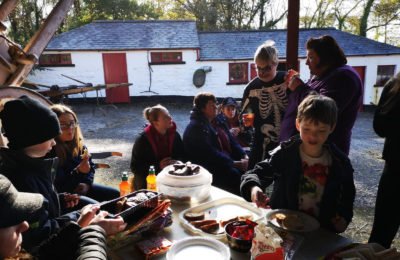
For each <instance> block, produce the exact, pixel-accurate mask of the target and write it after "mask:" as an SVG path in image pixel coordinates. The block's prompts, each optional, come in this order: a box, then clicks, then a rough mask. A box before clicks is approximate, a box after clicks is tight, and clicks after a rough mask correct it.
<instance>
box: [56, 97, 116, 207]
mask: <svg viewBox="0 0 400 260" xmlns="http://www.w3.org/2000/svg"><path fill="white" fill-rule="evenodd" d="M51 110H53V112H55V113H56V114H57V117H58V120H59V121H60V127H61V134H60V135H59V136H57V137H56V145H55V146H54V148H53V153H54V154H55V155H56V156H57V157H58V158H59V165H58V169H57V175H56V179H55V186H56V188H57V190H58V191H63V192H75V193H78V194H80V195H85V196H86V197H85V196H81V201H82V203H81V204H82V206H83V205H85V204H89V203H92V204H93V203H97V202H99V201H100V202H101V201H106V200H111V199H114V198H118V197H119V191H118V190H117V189H115V188H112V187H107V186H103V185H100V184H96V183H93V179H94V174H95V169H94V163H93V162H92V160H91V158H90V154H89V153H88V150H87V147H86V146H84V145H83V136H82V131H81V129H80V127H79V124H78V118H77V116H76V114H75V113H74V111H72V109H71V108H69V107H67V106H64V105H60V104H58V105H53V106H52V107H51ZM87 197H89V198H87Z"/></svg>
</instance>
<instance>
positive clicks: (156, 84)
mask: <svg viewBox="0 0 400 260" xmlns="http://www.w3.org/2000/svg"><path fill="white" fill-rule="evenodd" d="M46 53H55V52H46ZM147 55H148V54H147V51H129V52H127V54H126V58H127V70H128V80H129V82H130V83H132V84H133V85H132V86H130V89H129V93H130V95H131V96H151V95H154V94H153V93H148V92H145V93H142V92H143V91H147V90H148V89H149V85H150V74H149V73H150V72H149V67H148V65H147V60H148V59H147ZM149 55H150V54H149ZM182 57H183V59H182V60H183V61H184V62H186V64H171V65H151V68H152V70H153V71H152V72H151V74H152V75H151V76H152V82H151V90H152V91H154V92H157V93H158V94H159V95H166V96H168V95H178V96H194V95H196V94H197V93H198V92H200V91H207V92H212V93H214V94H215V95H216V96H217V97H227V96H231V97H234V98H241V97H242V94H243V91H244V88H245V87H246V85H245V84H240V85H227V84H226V83H227V82H228V81H229V65H228V64H229V63H230V62H232V61H196V59H197V53H196V50H183V51H182ZM71 59H72V63H73V64H75V67H47V68H46V70H44V71H35V74H34V75H30V76H29V80H30V81H33V82H36V83H42V84H46V85H54V84H58V85H60V86H65V85H69V84H79V83H76V82H74V81H72V80H69V79H67V78H65V77H62V76H61V74H65V75H68V76H71V77H73V78H76V79H78V80H80V81H83V82H90V83H93V84H94V85H95V84H104V72H103V62H102V53H101V52H71ZM238 62H249V64H251V63H252V60H248V61H238ZM348 64H349V65H351V66H366V70H365V81H364V82H365V88H364V89H365V90H364V104H371V103H374V102H375V101H376V100H377V92H376V91H377V89H376V88H374V87H373V85H374V84H375V82H376V76H377V75H376V74H377V66H378V65H396V72H399V70H400V55H392V56H366V57H348ZM203 66H211V68H212V71H211V72H208V73H206V81H205V84H204V86H202V87H200V88H196V87H195V86H194V85H193V73H194V72H195V71H196V70H197V69H199V68H201V67H203ZM300 74H301V78H302V79H303V80H307V79H308V78H309V77H310V73H309V70H308V67H307V66H306V65H305V59H301V60H300ZM249 75H250V66H249ZM378 91H379V92H378V96H379V95H380V91H381V90H379V89H378ZM99 93H100V96H103V97H104V96H105V91H100V92H99ZM86 96H88V97H95V96H96V92H87V93H86ZM70 97H82V95H79V94H78V95H74V96H70Z"/></svg>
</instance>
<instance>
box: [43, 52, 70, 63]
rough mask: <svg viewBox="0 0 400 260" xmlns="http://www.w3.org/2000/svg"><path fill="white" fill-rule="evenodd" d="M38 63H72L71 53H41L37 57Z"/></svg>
mask: <svg viewBox="0 0 400 260" xmlns="http://www.w3.org/2000/svg"><path fill="white" fill-rule="evenodd" d="M39 65H43V66H48V65H50V66H57V65H61V66H63V65H72V59H71V53H57V54H42V55H40V58H39Z"/></svg>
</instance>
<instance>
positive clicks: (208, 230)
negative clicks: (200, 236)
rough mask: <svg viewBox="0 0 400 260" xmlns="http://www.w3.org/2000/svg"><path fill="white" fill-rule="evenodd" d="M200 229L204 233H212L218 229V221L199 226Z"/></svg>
mask: <svg viewBox="0 0 400 260" xmlns="http://www.w3.org/2000/svg"><path fill="white" fill-rule="evenodd" d="M199 228H200V229H201V230H202V231H204V232H206V233H214V232H216V231H218V230H219V223H217V222H216V223H211V224H207V225H203V226H200V227H199Z"/></svg>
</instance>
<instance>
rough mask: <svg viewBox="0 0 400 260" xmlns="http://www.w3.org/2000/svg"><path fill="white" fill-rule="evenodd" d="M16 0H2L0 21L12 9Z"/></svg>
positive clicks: (4, 18)
mask: <svg viewBox="0 0 400 260" xmlns="http://www.w3.org/2000/svg"><path fill="white" fill-rule="evenodd" d="M17 3H18V0H3V2H1V5H0V22H2V21H4V20H6V18H7V16H8V15H9V14H10V13H11V12H12V10H14V8H15V6H16V5H17Z"/></svg>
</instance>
